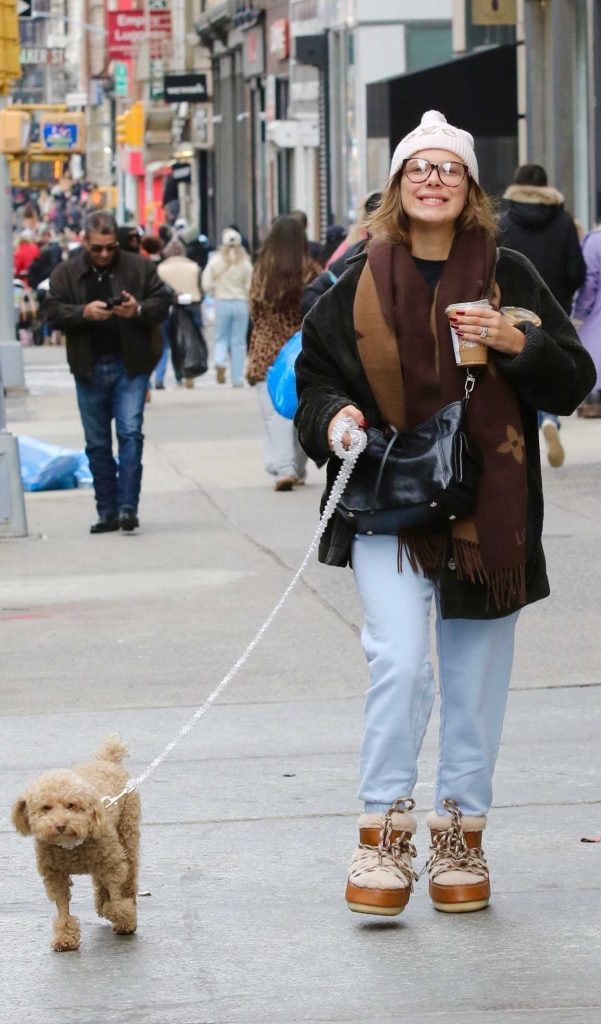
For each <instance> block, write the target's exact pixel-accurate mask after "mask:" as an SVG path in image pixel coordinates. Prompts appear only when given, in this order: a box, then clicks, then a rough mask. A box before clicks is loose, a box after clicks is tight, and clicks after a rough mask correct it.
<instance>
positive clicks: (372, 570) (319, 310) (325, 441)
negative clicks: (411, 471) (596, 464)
mask: <svg viewBox="0 0 601 1024" xmlns="http://www.w3.org/2000/svg"><path fill="white" fill-rule="evenodd" d="M367 227H368V230H369V234H370V239H371V240H370V242H369V244H368V251H367V252H366V253H362V254H360V255H358V256H356V257H355V260H354V262H353V263H352V264H351V266H350V267H349V269H348V270H347V272H346V273H345V274H344V275H343V277H342V278H341V279H340V280H339V281H338V282H337V283H336V284H335V285H334V287H333V288H332V289H331V290H330V291H329V292H328V293H327V294H326V295H325V296H324V297H323V298H322V299H321V300H320V302H319V303H318V304H317V306H316V307H314V309H313V310H312V311H311V312H310V313H309V314H308V316H307V318H306V319H305V322H304V327H303V350H302V353H301V355H300V356H299V359H298V362H297V387H298V392H299V399H300V404H299V410H298V413H297V424H298V428H299V437H300V441H301V444H302V445H303V447H304V449H305V451H306V452H307V454H308V455H310V456H311V457H312V458H314V459H315V460H316V461H318V462H324V461H325V460H326V459H328V460H329V461H328V487H331V484H332V480H333V477H334V475H335V473H336V471H337V469H338V465H339V464H338V462H337V460H335V459H333V458H332V457H331V451H330V440H331V437H332V430H333V427H334V424H335V423H336V422H337V421H338V419H339V418H340V417H341V416H350V417H351V418H352V419H353V420H354V421H355V422H356V423H357V424H358V425H359V426H361V425H362V424H364V422H365V420H367V421H368V423H369V424H371V425H374V426H378V425H379V426H384V425H387V424H388V423H393V424H394V425H395V426H397V427H398V429H401V430H402V429H407V428H411V427H413V426H415V425H417V424H418V423H421V422H423V421H424V420H426V419H428V418H429V417H430V416H432V415H433V414H434V413H435V412H436V410H437V409H440V408H441V407H443V406H445V405H446V404H447V403H449V402H451V401H454V400H456V399H458V398H461V397H462V395H463V392H464V386H465V376H466V373H465V369H463V370H462V369H461V368H460V367H458V366H457V365H456V363H455V356H454V352H453V348H452V345H451V341H450V335H449V322H448V320H447V316H446V314H445V308H446V307H447V306H448V305H449V304H450V303H453V302H454V303H463V302H468V301H473V300H477V299H480V298H484V297H490V298H491V301H492V308H489V309H481V310H479V311H478V313H477V315H476V314H475V313H473V312H472V314H471V315H467V311H466V310H461V308H459V310H457V312H456V313H455V315H454V316H453V322H454V326H455V328H456V330H457V332H458V333H459V334H460V335H462V336H463V337H464V339H466V340H470V341H475V340H477V341H481V342H483V343H484V344H485V345H486V346H487V350H488V356H489V361H488V365H487V366H486V367H485V368H483V370H482V371H481V372H480V373H479V376H478V379H477V382H476V386H475V389H474V392H473V394H472V397H471V400H470V403H469V407H468V413H467V431H468V434H469V435H470V437H471V438H472V439H473V440H474V441H475V442H476V443H477V444H478V445H479V447H480V449H481V452H482V456H483V470H482V475H481V479H480V486H479V492H478V504H477V508H476V511H475V513H474V516H473V518H471V519H469V520H464V521H461V522H459V521H458V522H455V523H453V524H452V525H451V524H449V527H448V528H445V529H443V530H439V531H427V530H422V531H418V530H413V531H412V530H406V531H403V532H402V533H401V535H400V536H399V537H398V538H397V537H394V536H392V537H391V536H385V535H375V534H374V535H368V534H354V535H353V532H352V529H350V528H349V527H348V526H347V525H346V524H345V522H344V521H343V520H342V519H341V518H340V517H337V516H335V517H334V519H333V520H332V521H331V522H330V524H329V526H328V528H327V530H326V532H325V534H324V537H323V539H322V542H321V546H320V560H321V561H323V562H326V563H327V564H329V565H341V566H342V565H346V564H349V562H351V563H352V567H353V571H354V574H355V579H356V583H357V587H358V591H359V596H360V599H361V602H362V605H363V611H364V617H365V623H364V627H363V632H362V644H363V648H364V651H365V654H366V656H367V660H368V664H369V671H370V687H369V689H368V692H367V698H366V704H365V729H364V735H363V742H362V747H361V759H360V787H359V797H360V799H361V800H362V801H363V802H364V814H363V815H362V816H361V817H360V819H359V829H360V845H359V848H358V849H357V851H356V853H355V854H354V855H353V858H352V861H351V867H350V877H349V881H348V885H347V893H346V898H347V902H348V904H349V906H350V908H351V909H352V910H355V911H358V912H362V913H369V914H387V915H388V914H398V913H400V912H401V911H402V910H403V908H404V906H405V905H406V903H407V901H408V899H409V894H410V892H411V890H412V887H413V881H414V880H415V878H416V876H415V874H414V871H413V866H412V858H413V856H414V855H415V848H414V846H413V836H414V833H415V831H416V821H415V818H414V817H413V815H412V814H411V813H410V811H411V810H412V808H413V806H414V802H413V800H412V799H411V795H412V791H413V788H414V786H415V782H416V777H417V758H418V754H419V750H420V747H421V744H422V740H423V737H424V733H425V730H426V726H427V723H428V719H429V717H430V713H431V710H432V702H433V695H434V682H433V673H432V668H431V665H430V645H429V616H430V606H431V604H432V601H434V602H435V606H436V619H437V624H436V626H437V629H436V637H437V648H438V659H439V666H440V689H441V729H440V757H439V764H438V777H437V780H436V792H435V806H434V809H433V810H432V812H431V813H430V814H428V816H427V819H426V820H427V823H428V825H429V828H430V831H431V846H430V856H429V859H428V872H429V876H430V895H431V897H432V900H433V902H434V906H435V907H436V908H437V909H438V910H443V911H451V912H453V911H473V910H479V909H481V908H483V907H485V906H486V905H487V904H488V901H489V896H490V883H489V873H488V868H487V864H486V860H485V858H484V854H483V852H482V843H481V836H482V831H483V829H484V828H485V826H486V816H487V813H488V811H489V809H490V806H491V800H492V775H493V769H494V765H495V760H496V756H497V750H498V746H499V742H500V738H501V729H502V724H503V716H504V711H505V703H506V697H507V690H508V686H509V679H510V674H511V666H512V658H513V643H514V631H515V625H516V621H517V617H518V614H519V610H520V609H521V608H522V607H523V606H524V605H526V604H529V603H531V602H533V601H537V600H540V599H541V598H543V597H546V596H547V595H548V593H549V586H548V581H547V576H546V571H545V559H544V554H543V550H542V547H541V532H542V517H543V505H542V489H541V473H540V455H539V449H538V428H537V413H536V410H537V409H541V408H542V409H550V410H551V411H554V412H556V413H559V414H563V415H569V414H570V413H571V412H572V411H573V410H574V409H575V408H576V406H577V405H578V402H579V401H580V400H581V399H582V397H583V396H584V395H586V394H587V393H588V391H590V389H591V386H592V384H593V382H594V368H593V366H592V363H591V360H590V358H589V356H588V354H587V353H586V351H585V350H584V348H583V347H582V345H581V344H580V342H579V340H578V337H577V335H576V333H575V331H574V328H573V327H572V325H571V323H570V321H569V319H568V317H567V315H566V314H565V313H564V311H563V310H562V309H561V308H560V306H559V305H558V304H557V303H556V302H555V301H554V300H553V298H552V297H551V294H550V292H549V291H548V289H547V287H546V285H545V284H544V283H543V282H542V280H541V279H540V278H539V277H538V275H537V274H536V273H535V271H534V269H533V267H532V265H531V264H530V263H529V262H528V260H527V259H526V258H525V257H523V256H521V255H519V254H518V253H515V252H512V251H511V250H505V249H501V250H499V252H497V249H496V246H495V238H494V233H495V220H494V216H493V211H492V209H491V205H490V202H489V200H488V198H487V197H486V195H485V193H484V192H483V191H482V189H481V188H480V186H479V185H478V164H477V161H476V156H475V153H474V148H473V139H472V136H471V135H469V134H468V133H467V132H465V131H462V130H461V129H459V128H454V127H453V126H452V125H450V124H447V122H446V120H445V118H444V117H443V116H442V114H439V113H438V112H437V111H428V112H427V113H426V114H424V116H423V118H422V122H421V124H420V125H419V126H418V128H417V129H416V130H415V131H413V132H411V133H410V134H409V135H407V136H406V137H405V138H404V139H403V140H402V141H401V142H400V143H399V145H398V147H397V149H396V151H395V153H394V156H393V159H392V166H391V171H390V178H389V181H388V183H387V187H386V189H385V191H384V194H383V198H382V202H381V205H380V206H379V208H378V209H377V211H376V212H375V213H374V214H373V215H372V216H371V218H370V219H369V221H368V224H367ZM501 305H508V306H509V305H511V306H520V307H526V308H530V309H532V310H534V311H535V312H536V313H538V315H539V316H540V318H541V321H542V326H541V327H540V328H536V327H534V326H533V325H532V324H530V323H525V322H520V323H519V325H518V326H517V327H516V326H514V325H512V324H511V323H510V322H509V320H507V319H505V318H504V317H503V316H502V315H501V314H500V313H499V312H498V308H499V306H501ZM343 440H344V439H343ZM347 440H348V438H347Z"/></svg>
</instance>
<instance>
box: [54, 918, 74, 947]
mask: <svg viewBox="0 0 601 1024" xmlns="http://www.w3.org/2000/svg"><path fill="white" fill-rule="evenodd" d="M80 937H81V933H80V928H79V920H78V918H76V917H71V916H69V917H67V918H58V917H55V919H54V921H53V922H52V943H51V948H52V949H53V950H54V952H55V953H69V952H71V951H72V950H74V949H79V942H80Z"/></svg>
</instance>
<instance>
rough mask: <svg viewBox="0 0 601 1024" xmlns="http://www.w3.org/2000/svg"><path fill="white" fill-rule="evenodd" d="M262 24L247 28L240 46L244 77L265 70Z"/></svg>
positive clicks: (249, 76) (260, 73) (259, 73)
mask: <svg viewBox="0 0 601 1024" xmlns="http://www.w3.org/2000/svg"><path fill="white" fill-rule="evenodd" d="M263 38H264V37H263V26H262V25H257V26H256V27H255V28H250V29H247V31H246V32H245V33H244V39H243V47H242V71H243V74H244V77H245V78H252V76H253V75H262V74H263V73H264V71H265V43H264V41H263Z"/></svg>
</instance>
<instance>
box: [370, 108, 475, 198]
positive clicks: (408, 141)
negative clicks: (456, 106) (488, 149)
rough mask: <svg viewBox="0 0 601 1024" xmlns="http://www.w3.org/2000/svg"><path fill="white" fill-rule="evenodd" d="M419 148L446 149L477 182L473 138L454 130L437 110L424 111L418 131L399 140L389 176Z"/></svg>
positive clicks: (420, 149)
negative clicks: (457, 158) (464, 166)
mask: <svg viewBox="0 0 601 1024" xmlns="http://www.w3.org/2000/svg"><path fill="white" fill-rule="evenodd" d="M422 149H446V150H448V151H449V153H454V154H455V156H458V157H459V159H460V160H461V162H462V163H464V164H467V169H468V171H469V174H470V177H471V178H473V179H474V181H478V161H477V160H476V154H475V152H474V139H473V136H471V135H470V133H469V132H466V131H463V129H462V128H454V127H453V125H452V124H449V123H448V121H447V119H446V117H445V116H444V114H441V113H440V111H439V110H426V113H425V114H424V116H423V117H422V120H421V124H420V126H419V128H416V129H415V131H412V132H409V135H406V136H405V138H404V139H401V141H400V142H399V144H398V146H397V148H396V149H395V151H394V153H393V156H392V162H391V164H390V177H391V178H392V177H393V175H395V174H396V172H397V171H398V170H400V168H401V166H402V164H403V161H405V160H408V159H409V157H410V156H414V154H415V153H420V152H421V151H422Z"/></svg>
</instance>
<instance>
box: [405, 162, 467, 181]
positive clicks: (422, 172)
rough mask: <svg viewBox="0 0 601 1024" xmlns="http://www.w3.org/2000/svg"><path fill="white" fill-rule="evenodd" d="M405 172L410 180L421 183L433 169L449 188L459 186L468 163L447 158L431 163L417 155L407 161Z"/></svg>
mask: <svg viewBox="0 0 601 1024" xmlns="http://www.w3.org/2000/svg"><path fill="white" fill-rule="evenodd" d="M404 170H405V174H406V175H407V177H408V178H409V181H413V182H415V184H416V185H417V184H421V183H423V182H424V181H427V180H428V178H429V177H430V175H431V174H432V171H436V173H437V174H438V180H439V181H440V183H441V185H448V187H449V188H457V185H461V182H462V181H463V179H464V178H465V172H466V171H467V164H460V163H458V162H456V161H455V160H445V161H444V162H443V163H441V164H431V163H430V161H429V160H425V159H424V158H423V157H420V156H416V157H413V159H411V160H407V161H406V162H405V168H404Z"/></svg>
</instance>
